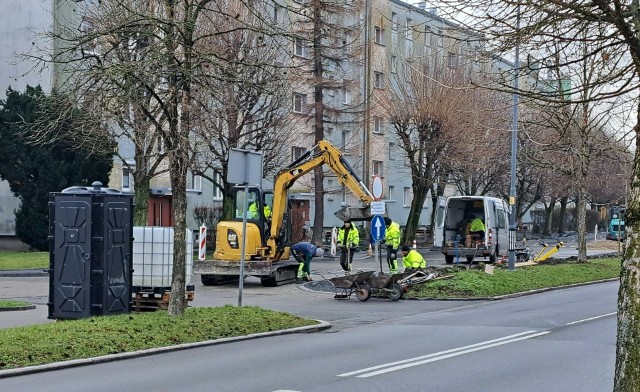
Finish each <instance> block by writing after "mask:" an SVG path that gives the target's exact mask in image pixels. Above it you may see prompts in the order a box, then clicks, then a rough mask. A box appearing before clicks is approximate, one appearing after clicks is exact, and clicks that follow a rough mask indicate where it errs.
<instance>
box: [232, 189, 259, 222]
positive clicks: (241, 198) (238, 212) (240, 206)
mask: <svg viewBox="0 0 640 392" xmlns="http://www.w3.org/2000/svg"><path fill="white" fill-rule="evenodd" d="M245 198H247V205H248V206H249V210H248V211H247V219H254V220H255V219H258V218H259V217H260V215H259V214H258V213H257V212H256V211H257V209H256V208H255V207H254V208H252V207H251V205H252V204H253V203H259V201H258V200H259V196H258V193H257V192H256V191H249V193H245V192H244V190H238V191H237V192H236V195H235V198H234V207H235V217H236V219H239V218H243V217H244V203H245Z"/></svg>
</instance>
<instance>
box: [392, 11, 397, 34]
mask: <svg viewBox="0 0 640 392" xmlns="http://www.w3.org/2000/svg"><path fill="white" fill-rule="evenodd" d="M391 30H393V31H398V14H396V13H395V12H392V13H391Z"/></svg>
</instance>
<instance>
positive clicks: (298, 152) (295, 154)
mask: <svg viewBox="0 0 640 392" xmlns="http://www.w3.org/2000/svg"><path fill="white" fill-rule="evenodd" d="M305 152H307V149H306V148H304V147H295V146H294V147H291V160H292V161H295V160H296V159H298V158H300V157H301V156H302V155H303V154H304V153H305Z"/></svg>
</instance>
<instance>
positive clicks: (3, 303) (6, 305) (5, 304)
mask: <svg viewBox="0 0 640 392" xmlns="http://www.w3.org/2000/svg"><path fill="white" fill-rule="evenodd" d="M29 305H31V304H30V303H29V302H23V301H9V300H0V309H1V310H7V309H11V308H22V307H24V306H29Z"/></svg>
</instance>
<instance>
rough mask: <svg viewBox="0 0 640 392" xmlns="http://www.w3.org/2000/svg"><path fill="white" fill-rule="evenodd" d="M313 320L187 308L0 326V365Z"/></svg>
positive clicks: (77, 356) (166, 343)
mask: <svg viewBox="0 0 640 392" xmlns="http://www.w3.org/2000/svg"><path fill="white" fill-rule="evenodd" d="M313 324H317V322H316V321H315V320H308V319H303V318H300V317H296V316H293V315H290V314H287V313H281V312H274V311H270V310H266V309H262V308H258V307H242V308H238V307H233V306H224V307H218V308H188V309H187V310H186V312H185V314H184V315H183V316H181V317H171V316H169V315H168V314H167V313H166V312H160V311H159V312H152V313H132V314H123V315H117V316H103V317H92V318H87V319H80V320H66V321H58V322H55V323H50V324H40V325H34V326H28V327H18V328H9V329H2V330H0V369H12V368H18V367H24V366H31V365H41V364H46V363H51V362H58V361H66V360H70V359H81V358H90V357H96V356H100V355H106V354H116V353H123V352H129V351H136V350H143V349H149V348H157V347H165V346H171V345H176V344H181V343H193V342H201V341H206V340H215V339H220V338H226V337H233V336H243V335H249V334H252V333H259V332H269V331H276V330H281V329H287V328H293V327H301V326H306V325H313Z"/></svg>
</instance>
